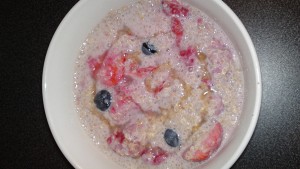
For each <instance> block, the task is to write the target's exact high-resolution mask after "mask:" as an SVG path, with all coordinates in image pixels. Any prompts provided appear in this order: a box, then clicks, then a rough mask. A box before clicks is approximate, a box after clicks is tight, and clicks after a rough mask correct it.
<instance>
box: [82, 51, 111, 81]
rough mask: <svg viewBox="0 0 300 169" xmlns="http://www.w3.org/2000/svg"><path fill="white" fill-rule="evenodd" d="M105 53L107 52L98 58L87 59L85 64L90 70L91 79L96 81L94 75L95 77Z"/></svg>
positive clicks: (105, 53)
mask: <svg viewBox="0 0 300 169" xmlns="http://www.w3.org/2000/svg"><path fill="white" fill-rule="evenodd" d="M107 53H108V51H105V52H104V53H103V54H102V55H100V56H99V57H98V58H93V57H89V58H88V60H87V64H88V66H89V68H90V71H91V75H92V78H94V79H96V75H97V73H98V71H99V69H100V68H101V66H102V63H103V60H104V59H105V57H106V55H107Z"/></svg>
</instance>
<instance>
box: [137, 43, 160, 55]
mask: <svg viewBox="0 0 300 169" xmlns="http://www.w3.org/2000/svg"><path fill="white" fill-rule="evenodd" d="M141 49H142V52H143V53H144V54H145V55H153V54H155V53H157V50H156V48H155V47H154V45H152V44H150V43H148V42H144V43H143V44H142V48H141Z"/></svg>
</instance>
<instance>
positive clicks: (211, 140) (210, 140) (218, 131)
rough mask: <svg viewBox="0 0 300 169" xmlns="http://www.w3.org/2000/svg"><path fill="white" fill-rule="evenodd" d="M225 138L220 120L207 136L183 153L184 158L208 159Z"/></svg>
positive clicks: (193, 159) (196, 160) (194, 159)
mask: <svg viewBox="0 0 300 169" xmlns="http://www.w3.org/2000/svg"><path fill="white" fill-rule="evenodd" d="M222 138H223V128H222V126H221V124H220V123H219V122H216V123H215V125H214V127H213V128H212V129H211V130H210V131H209V133H208V134H207V136H206V138H205V139H204V140H202V141H201V142H200V144H199V142H198V143H197V142H196V143H195V144H193V145H192V146H190V147H189V148H187V150H186V151H184V153H183V154H182V158H183V159H185V160H187V161H193V162H200V161H204V160H206V159H208V158H209V157H210V156H211V155H212V153H213V152H215V151H216V150H217V149H218V148H219V147H220V145H221V142H222Z"/></svg>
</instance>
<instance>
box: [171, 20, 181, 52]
mask: <svg viewBox="0 0 300 169" xmlns="http://www.w3.org/2000/svg"><path fill="white" fill-rule="evenodd" d="M171 30H172V32H173V33H174V34H175V35H176V45H177V46H178V47H180V42H181V40H182V36H183V26H182V24H181V22H180V20H179V19H178V18H174V17H172V19H171Z"/></svg>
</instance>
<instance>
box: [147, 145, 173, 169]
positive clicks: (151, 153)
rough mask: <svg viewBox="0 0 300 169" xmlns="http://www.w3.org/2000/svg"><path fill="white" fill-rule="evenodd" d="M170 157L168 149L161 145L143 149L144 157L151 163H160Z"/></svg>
mask: <svg viewBox="0 0 300 169" xmlns="http://www.w3.org/2000/svg"><path fill="white" fill-rule="evenodd" d="M167 157H168V154H167V152H166V151H164V150H163V149H161V148H160V147H153V148H149V149H146V150H143V151H142V159H143V160H144V161H145V162H147V163H150V164H153V165H159V164H161V163H162V162H164V161H165V160H166V159H167Z"/></svg>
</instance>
